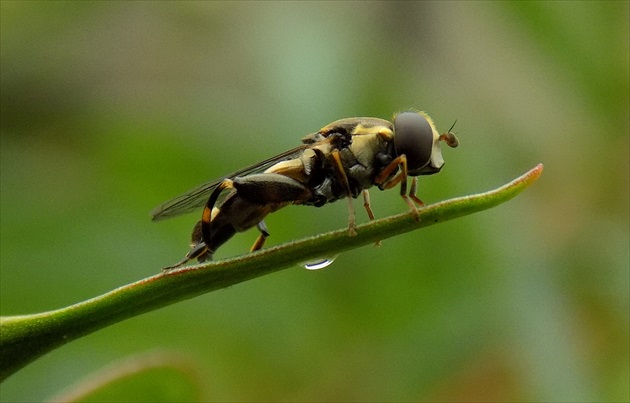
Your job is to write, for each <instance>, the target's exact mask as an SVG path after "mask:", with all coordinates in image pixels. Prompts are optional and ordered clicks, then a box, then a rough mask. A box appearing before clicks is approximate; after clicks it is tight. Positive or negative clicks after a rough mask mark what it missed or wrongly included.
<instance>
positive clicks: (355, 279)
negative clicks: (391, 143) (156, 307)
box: [0, 1, 630, 401]
mask: <svg viewBox="0 0 630 403" xmlns="http://www.w3.org/2000/svg"><path fill="white" fill-rule="evenodd" d="M0 7H1V9H0V11H1V26H0V29H1V32H0V33H1V36H0V40H1V50H0V51H1V62H0V67H1V69H0V74H1V94H0V100H1V108H0V130H1V132H0V141H1V143H0V146H1V154H0V156H1V166H0V168H1V177H0V179H1V186H2V188H1V190H2V193H1V196H2V197H1V205H0V207H1V228H2V232H1V237H0V241H1V249H0V252H1V253H0V259H1V271H0V275H1V281H0V303H1V313H2V314H3V315H12V314H21V313H31V312H39V311H44V310H49V309H54V308H58V307H61V306H66V305H68V304H71V303H75V302H78V301H81V300H83V299H86V298H89V297H92V296H94V295H97V294H100V293H103V292H106V291H108V290H110V289H112V288H115V287H117V286H119V285H122V284H125V283H127V282H130V281H133V280H137V279H139V278H142V277H145V276H148V275H151V274H155V273H156V272H157V271H158V270H159V268H160V267H162V266H164V265H166V264H170V263H172V262H174V261H176V260H177V259H179V258H181V256H182V255H183V253H185V252H186V250H187V243H188V237H189V231H190V230H191V228H192V226H193V225H194V223H195V221H196V220H197V219H198V218H197V216H196V215H194V214H193V215H190V216H183V217H181V218H177V219H173V220H169V221H165V222H164V223H159V224H154V223H152V222H150V219H149V214H148V212H149V211H150V210H151V208H153V207H154V206H155V205H157V204H158V203H160V202H162V201H164V200H166V199H168V198H170V197H172V196H176V195H177V194H179V193H181V192H183V191H185V190H187V189H189V188H191V187H193V186H195V185H198V184H200V183H202V182H204V181H207V180H210V179H214V178H216V177H220V176H221V175H223V174H225V173H227V172H231V171H233V170H235V169H238V168H241V167H243V166H245V165H248V164H251V163H253V162H257V161H260V160H262V159H265V158H267V157H269V156H272V155H274V154H277V153H279V152H281V151H284V150H287V149H289V148H291V147H294V146H295V145H297V144H299V141H300V139H301V138H302V137H303V136H304V135H305V134H307V133H310V132H313V131H315V130H317V129H319V128H320V127H322V126H324V125H326V124H327V123H329V122H331V121H333V120H335V119H339V118H343V117H350V116H376V117H383V118H389V117H391V115H392V114H393V113H394V112H396V111H399V110H403V109H407V108H417V109H421V110H425V111H427V112H428V113H430V114H431V116H432V117H433V118H434V120H435V121H436V123H437V125H438V128H439V129H440V130H442V131H444V130H446V129H447V128H448V127H450V125H451V124H452V122H453V121H455V119H457V120H458V123H457V126H456V131H457V132H458V135H459V138H460V142H461V146H460V148H458V149H456V150H445V153H444V154H445V155H444V156H445V160H446V162H447V163H446V166H445V168H444V169H443V170H442V172H441V173H440V174H439V175H435V176H433V177H427V178H421V180H420V195H421V197H422V198H423V200H425V201H427V202H434V201H438V200H441V199H445V198H448V197H451V196H460V195H465V194H469V193H474V192H478V191H483V190H487V189H490V188H492V187H494V186H496V185H499V184H501V183H503V182H504V181H506V180H508V179H510V178H512V177H514V176H516V175H518V174H520V173H522V172H524V171H525V170H527V169H529V168H531V167H533V166H534V165H535V164H536V163H538V162H543V163H544V164H545V174H544V175H543V177H542V178H541V180H540V181H539V182H538V183H537V184H536V186H534V187H533V188H532V189H530V190H529V191H528V192H526V193H524V194H523V195H522V196H520V197H519V198H517V199H515V200H514V201H513V202H511V203H509V204H507V205H505V206H501V207H500V208H498V209H493V210H491V211H489V212H487V213H484V214H480V215H476V216H472V217H467V218H464V219H462V220H456V221H452V222H449V223H445V224H443V225H440V226H436V227H432V228H428V229H426V230H423V231H420V232H418V233H412V234H409V235H406V236H402V237H400V238H399V239H395V240H389V241H387V242H384V243H383V245H382V246H381V247H380V248H363V249H361V250H358V251H353V252H351V253H347V254H344V255H342V256H340V257H339V258H338V259H337V260H336V261H335V263H334V264H333V265H331V266H330V267H328V268H326V269H325V270H320V271H316V272H309V271H306V270H301V269H299V268H296V269H295V270H289V271H284V272H282V273H279V274H276V275H272V276H266V277H265V278H261V279H257V280H254V281H250V282H247V283H244V284H242V285H239V286H238V287H233V288H231V289H228V290H224V291H219V292H214V293H211V294H209V295H205V296H202V297H199V298H196V299H193V300H191V301H189V302H187V303H182V304H178V305H176V306H172V307H169V308H166V309H163V310H160V311H158V312H154V313H150V314H147V315H145V316H142V317H139V318H134V319H133V320H130V321H127V322H124V323H121V324H117V325H115V326H112V327H110V328H108V329H105V330H103V331H100V332H98V333H95V334H93V335H90V336H88V337H85V338H83V339H81V340H78V341H76V342H73V343H71V344H68V345H67V346H64V347H63V348H61V349H58V350H56V351H54V352H53V353H51V354H49V355H47V356H46V357H44V358H43V359H40V360H38V361H37V362H35V363H33V364H31V365H30V366H28V367H26V368H25V369H23V370H22V371H21V372H19V373H17V374H16V375H14V376H13V377H11V378H9V379H8V380H7V381H5V382H4V383H3V384H2V388H1V390H0V399H1V400H2V401H33V400H41V399H43V398H45V397H47V396H52V395H54V394H55V393H57V392H58V391H59V390H61V389H63V388H64V387H65V386H67V385H70V384H73V383H75V382H76V381H77V380H78V379H80V378H82V377H83V376H84V375H85V374H86V373H88V372H92V371H97V370H98V369H99V368H102V367H104V366H106V365H107V364H109V363H111V362H114V361H116V360H118V359H121V358H124V357H126V356H128V355H133V354H136V353H141V352H143V351H147V350H151V349H154V348H166V349H175V350H183V351H186V352H188V353H189V354H190V355H194V356H195V357H196V358H197V359H198V360H200V362H201V363H202V366H203V369H204V371H205V372H204V375H203V382H205V384H204V390H206V391H207V393H208V396H206V397H205V399H208V400H220V401H230V400H240V401H243V400H276V401H277V400H291V401H295V400H389V401H392V400H415V401H422V400H432V401H435V400H448V401H452V400H468V401H473V400H479V401H487V400H533V401H595V400H597V401H623V400H626V401H627V400H628V399H629V398H630V396H629V395H630V392H629V389H628V388H629V387H628V377H629V376H630V371H629V358H628V357H629V355H630V351H629V346H628V338H629V330H628V329H629V314H630V312H629V309H630V308H629V304H630V299H629V293H630V292H629V285H628V284H629V282H630V279H629V271H630V270H629V259H630V257H629V252H628V248H629V246H628V245H629V243H630V236H629V229H628V228H629V217H628V214H629V213H628V209H629V201H628V200H629V194H628V193H629V192H628V183H629V164H628V160H629V144H628V139H629V134H630V129H629V123H628V122H629V99H628V97H629V95H628V93H629V83H628V75H629V71H628V59H629V43H628V37H629V28H628V27H629V24H628V12H629V10H628V3H627V2H527V3H525V2H514V3H513V2H501V3H491V2H479V3H476V2H447V3H442V2H419V3H411V2H403V3H395V2H366V3H364V2H344V3H332V2H331V3H319V2H315V3H307V2H296V3H292V2H280V3H275V2H234V3H233V2H217V3H214V2H158V3H153V2H17V1H16V2H14V1H3V2H1V3H0ZM372 204H373V208H374V210H375V213H376V214H377V216H379V217H383V216H385V215H388V214H392V213H397V212H401V211H404V209H405V208H406V207H405V205H404V203H403V202H402V201H401V200H400V198H399V197H398V196H397V194H396V191H389V192H378V191H373V192H372ZM346 214H347V213H346V208H345V205H344V204H343V203H337V204H334V205H330V206H325V207H324V208H321V209H315V208H306V207H290V208H286V209H284V210H282V211H280V212H278V213H276V214H274V215H272V216H270V217H269V219H268V220H267V224H268V226H269V228H270V230H271V232H272V236H271V238H270V239H269V241H268V242H269V244H277V243H281V242H284V241H287V240H290V239H294V238H299V237H302V236H305V235H311V234H316V233H318V232H321V231H325V230H330V229H337V228H341V227H343V226H344V225H345V223H346V219H347V215H346ZM359 217H360V218H361V219H363V220H366V219H367V218H366V217H362V216H361V215H359ZM255 236H256V235H255V234H254V233H251V232H248V233H244V234H239V235H238V236H237V237H235V238H234V239H233V240H232V241H231V242H230V243H228V244H226V245H225V246H224V247H223V248H222V249H221V250H220V252H219V254H218V255H217V258H223V257H228V256H233V255H236V254H241V253H245V252H246V251H247V250H248V248H249V246H250V245H251V242H252V241H253V239H254V238H255ZM161 387H164V385H161ZM173 387H174V388H177V387H178V386H177V385H174V386H173ZM128 393H133V392H128ZM128 398H129V400H133V399H138V398H139V397H138V396H131V395H129V396H128ZM140 398H141V397H140Z"/></svg>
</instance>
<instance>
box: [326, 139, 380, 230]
mask: <svg viewBox="0 0 630 403" xmlns="http://www.w3.org/2000/svg"><path fill="white" fill-rule="evenodd" d="M332 159H333V168H334V170H335V174H336V176H337V179H339V182H341V186H343V189H344V190H345V192H346V199H347V200H348V235H350V236H355V235H356V234H357V226H356V223H355V214H354V204H353V203H352V191H351V190H350V182H348V176H347V175H346V171H345V170H344V168H343V164H342V163H341V156H340V155H339V151H336V150H335V151H333V152H332ZM364 197H365V194H364ZM367 203H368V206H369V197H368V202H367ZM369 211H371V210H368V215H369V214H370V213H369ZM371 217H372V218H373V217H374V215H372V216H371Z"/></svg>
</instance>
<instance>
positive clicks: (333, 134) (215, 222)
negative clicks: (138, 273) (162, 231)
mask: <svg viewBox="0 0 630 403" xmlns="http://www.w3.org/2000/svg"><path fill="white" fill-rule="evenodd" d="M441 141H444V142H446V144H448V145H449V146H450V147H457V145H458V141H457V138H456V137H455V135H454V134H452V133H450V130H449V132H447V133H444V134H442V135H439V134H438V132H437V130H436V128H435V124H434V123H433V121H432V120H431V118H430V117H429V116H428V115H426V114H425V113H422V112H403V113H400V114H398V115H396V116H395V118H394V121H393V123H392V122H389V121H387V120H383V119H378V118H368V117H362V118H348V119H341V120H337V121H335V122H332V123H330V124H329V125H327V126H325V127H323V128H322V129H321V130H319V131H318V132H316V133H312V134H309V135H308V136H306V137H305V138H304V139H302V145H301V146H299V147H297V148H294V149H292V150H289V151H287V152H285V153H282V154H280V155H277V156H275V157H273V158H270V159H268V160H265V161H263V162H261V163H258V164H255V165H252V166H250V167H247V168H245V169H243V170H240V171H237V172H234V173H232V174H229V175H227V176H226V177H225V178H224V179H221V180H216V181H212V182H209V183H206V184H204V185H201V186H199V187H197V188H195V189H193V190H191V191H189V192H187V193H185V194H183V195H181V196H179V197H176V198H174V199H172V200H170V201H167V202H166V203H164V204H162V205H160V206H158V207H157V208H156V209H155V210H153V211H152V213H151V214H152V215H153V220H160V219H163V218H168V217H171V216H175V215H179V214H182V213H186V212H189V211H193V210H194V209H197V208H199V207H201V206H204V207H203V213H202V216H201V220H200V221H199V222H198V223H197V225H196V226H195V228H194V229H193V233H192V249H191V250H190V252H188V254H187V255H186V257H185V258H184V259H183V260H182V261H180V262H178V263H176V264H175V265H172V266H169V267H166V268H165V270H167V269H172V268H175V267H179V266H181V265H183V264H185V263H186V262H188V261H189V260H192V259H197V260H198V261H200V262H203V261H205V260H208V259H211V258H212V255H213V253H214V252H215V251H216V250H217V249H218V248H219V247H220V246H221V245H223V244H224V243H225V242H227V241H228V240H229V239H230V238H231V237H232V236H233V235H234V234H235V233H237V232H241V231H245V230H247V229H249V228H252V227H254V226H255V227H257V228H258V230H259V232H260V236H259V237H258V239H257V240H256V242H255V243H254V245H253V246H252V249H251V250H252V251H254V250H258V249H260V248H262V246H263V244H264V242H265V239H266V238H267V237H268V236H269V231H268V230H267V226H266V225H265V222H264V218H265V217H266V216H267V215H268V214H270V213H272V212H274V211H276V210H278V209H280V208H282V207H284V206H286V205H289V204H297V205H300V204H301V205H310V206H316V207H320V206H323V205H324V204H327V203H331V202H334V201H336V200H339V199H341V198H346V199H347V200H348V212H349V218H348V221H349V222H348V228H349V234H350V235H354V234H356V230H355V215H354V207H353V203H352V199H354V198H357V197H358V196H359V194H362V195H363V198H364V206H365V209H366V211H367V214H368V216H369V218H370V219H374V214H373V213H372V209H371V207H370V202H369V193H368V189H369V188H370V187H372V186H377V187H378V188H379V189H381V190H385V189H391V188H392V187H394V186H396V185H398V184H400V195H401V197H402V198H403V199H404V201H405V202H406V203H407V205H408V206H409V208H410V209H412V210H413V211H417V208H416V204H418V205H422V204H423V203H422V201H421V200H420V199H419V198H417V197H416V187H417V178H416V176H418V175H430V174H434V173H437V172H439V171H440V170H441V169H442V166H443V165H444V160H443V158H442V152H441V148H440V142H441ZM407 176H412V177H414V178H413V181H412V184H411V188H410V190H409V192H407Z"/></svg>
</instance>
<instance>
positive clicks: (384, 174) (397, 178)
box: [374, 154, 420, 220]
mask: <svg viewBox="0 0 630 403" xmlns="http://www.w3.org/2000/svg"><path fill="white" fill-rule="evenodd" d="M397 168H400V172H398V173H397V174H396V175H394V177H393V178H391V179H387V178H388V177H389V176H390V175H391V174H392V172H394V171H395V170H396V169H397ZM374 183H375V184H377V185H379V186H380V188H381V189H391V188H393V187H394V186H396V185H397V184H399V183H400V197H402V198H403V200H404V201H405V203H407V206H409V209H410V210H411V211H413V212H414V213H415V216H416V220H420V213H419V212H418V209H417V208H416V205H415V204H414V201H415V200H416V199H417V200H420V199H418V198H417V197H416V196H415V190H414V189H413V188H414V184H413V183H412V190H414V195H413V196H412V197H411V198H410V197H409V196H407V157H406V156H405V155H404V154H403V155H400V156H398V157H396V158H394V160H393V161H392V162H390V163H389V165H387V166H386V167H385V168H383V170H382V171H381V172H379V174H378V175H377V176H376V178H375V179H374ZM410 193H411V192H410ZM412 199H413V200H412Z"/></svg>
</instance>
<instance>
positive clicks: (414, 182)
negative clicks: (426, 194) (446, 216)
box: [409, 177, 424, 206]
mask: <svg viewBox="0 0 630 403" xmlns="http://www.w3.org/2000/svg"><path fill="white" fill-rule="evenodd" d="M417 191H418V178H417V177H414V178H413V179H412V180H411V188H410V189H409V197H411V198H412V199H413V201H415V202H416V204H417V205H418V206H424V202H423V201H422V200H420V198H419V197H418V196H416V192H417Z"/></svg>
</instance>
